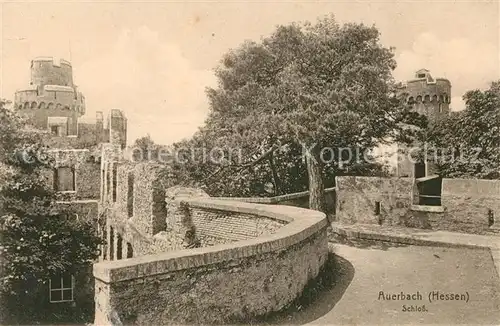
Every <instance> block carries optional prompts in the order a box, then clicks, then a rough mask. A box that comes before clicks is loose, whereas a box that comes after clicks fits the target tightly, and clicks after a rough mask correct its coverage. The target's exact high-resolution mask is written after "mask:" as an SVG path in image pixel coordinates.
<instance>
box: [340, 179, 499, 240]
mask: <svg viewBox="0 0 500 326" xmlns="http://www.w3.org/2000/svg"><path fill="white" fill-rule="evenodd" d="M336 182H337V200H338V202H337V213H336V217H337V219H338V221H339V222H341V223H346V224H354V223H364V224H381V225H400V226H407V227H416V228H424V229H434V230H447V231H454V232H464V233H475V234H483V233H485V232H488V230H489V228H490V226H491V224H493V222H494V220H495V219H496V221H498V216H499V215H500V181H498V180H477V179H443V180H442V192H441V206H433V207H432V208H433V209H432V210H430V211H429V210H427V211H426V210H423V209H420V208H418V209H417V208H414V207H413V206H412V204H413V201H414V200H413V194H414V193H417V192H416V188H414V187H415V185H414V184H413V181H412V179H410V178H377V177H337V179H336ZM377 202H378V203H379V204H377ZM377 205H380V206H379V214H377V213H376V211H377V209H376V207H377ZM492 220H493V221H492Z"/></svg>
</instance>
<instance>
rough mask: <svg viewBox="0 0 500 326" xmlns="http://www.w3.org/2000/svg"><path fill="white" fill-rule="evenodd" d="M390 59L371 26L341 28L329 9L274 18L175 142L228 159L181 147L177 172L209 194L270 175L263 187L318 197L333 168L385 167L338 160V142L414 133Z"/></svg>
mask: <svg viewBox="0 0 500 326" xmlns="http://www.w3.org/2000/svg"><path fill="white" fill-rule="evenodd" d="M395 66H396V63H395V61H394V59H393V52H392V49H389V48H385V47H383V46H382V45H381V44H380V43H379V32H378V30H377V29H376V28H375V27H367V26H364V25H362V24H346V25H343V26H339V25H338V24H337V23H336V22H335V20H334V19H333V17H327V18H324V19H321V20H319V21H317V22H316V24H314V25H313V24H310V23H305V24H302V25H299V24H292V25H289V26H278V27H277V29H276V30H275V31H274V33H273V34H272V35H271V36H269V37H267V38H264V39H263V40H262V41H261V42H260V43H257V42H245V43H244V44H242V45H241V46H240V47H239V48H237V49H235V50H232V51H230V52H229V53H228V54H226V55H225V56H224V57H223V59H222V62H221V64H220V66H219V67H218V68H217V70H216V76H217V78H218V87H217V88H215V89H208V90H207V93H208V97H209V101H210V113H209V116H208V118H207V120H206V123H205V125H204V127H203V128H201V129H200V131H199V132H198V133H197V134H196V135H195V136H194V137H193V139H192V140H190V141H187V142H184V143H180V144H177V146H178V147H184V148H188V149H190V150H191V152H192V151H193V149H200V148H203V149H204V150H205V152H208V153H210V151H211V150H213V149H217V151H218V152H220V153H221V155H220V156H223V157H224V158H225V159H224V160H220V161H218V162H214V160H207V159H203V157H202V155H201V154H196V155H191V156H189V155H187V157H186V160H187V161H188V162H187V163H185V164H184V166H183V167H180V168H179V170H180V171H181V172H180V173H181V174H182V175H184V176H190V178H189V179H191V180H196V181H198V182H203V183H204V184H205V185H206V187H207V188H209V189H208V192H209V193H210V194H212V195H228V194H233V195H256V194H257V195H266V192H265V191H263V189H264V188H265V187H264V186H263V184H265V183H266V182H272V183H273V185H274V187H273V189H274V193H271V194H269V193H267V195H276V194H280V193H284V192H290V191H292V192H293V191H300V190H304V189H307V188H309V189H310V190H314V191H313V192H314V193H316V194H318V196H317V197H321V196H320V195H319V194H321V192H322V189H323V188H324V187H325V186H331V185H333V180H334V176H335V175H338V174H346V173H353V172H354V171H358V172H361V171H364V173H367V174H380V173H383V171H382V168H381V167H380V166H379V165H378V164H376V163H372V162H370V161H369V160H366V159H365V158H364V157H363V155H361V156H360V159H359V160H354V159H350V160H348V161H346V162H345V163H344V164H339V163H340V162H341V161H344V160H346V157H344V156H343V155H345V152H342V151H341V150H340V149H341V148H348V149H350V150H351V151H352V152H355V151H356V150H358V151H359V152H360V153H367V152H369V151H370V149H372V148H373V147H374V146H376V145H377V144H379V143H381V142H384V140H385V139H387V138H389V137H392V138H394V139H403V140H405V141H409V142H410V141H412V139H413V138H414V137H415V135H411V132H409V129H408V128H404V125H405V124H407V123H420V125H423V124H425V121H421V119H420V120H419V119H415V118H416V117H415V115H414V114H411V113H409V108H408V107H407V106H405V105H404V102H403V101H402V94H400V92H399V89H398V85H397V84H396V83H395V82H394V80H393V79H392V76H391V72H392V70H393V69H394V68H395ZM417 118H418V117H417ZM314 145H315V146H314ZM324 148H329V149H331V150H329V151H328V153H330V156H329V157H327V158H326V160H325V161H326V162H323V160H320V159H319V158H320V155H321V150H322V149H324ZM305 149H307V151H305ZM309 149H311V150H309ZM234 152H238V153H240V154H241V155H234V154H233V155H230V154H231V153H234ZM308 152H312V153H311V154H312V155H304V154H307V153H308ZM222 153H223V155H222ZM304 158H305V159H304ZM323 163H324V164H323ZM325 182H326V183H325ZM313 192H311V193H313ZM319 204H321V203H319Z"/></svg>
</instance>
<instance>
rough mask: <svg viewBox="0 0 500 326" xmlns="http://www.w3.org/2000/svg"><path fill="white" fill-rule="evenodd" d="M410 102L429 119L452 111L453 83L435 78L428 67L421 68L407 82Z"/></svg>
mask: <svg viewBox="0 0 500 326" xmlns="http://www.w3.org/2000/svg"><path fill="white" fill-rule="evenodd" d="M405 92H406V93H407V96H408V97H407V101H408V104H410V105H412V106H413V109H414V110H415V111H416V112H418V113H420V114H423V115H425V116H427V118H428V119H429V121H434V120H435V119H437V118H439V117H441V116H446V115H448V114H449V113H450V99H451V83H450V81H449V80H448V79H445V78H433V77H432V76H431V74H430V72H429V70H427V69H420V70H418V71H417V72H416V73H415V78H414V79H411V80H408V81H407V82H406V87H405Z"/></svg>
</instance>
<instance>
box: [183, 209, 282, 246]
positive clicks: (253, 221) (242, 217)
mask: <svg viewBox="0 0 500 326" xmlns="http://www.w3.org/2000/svg"><path fill="white" fill-rule="evenodd" d="M192 213H193V222H194V225H195V227H196V235H197V236H198V238H199V239H200V241H201V242H202V246H207V245H214V244H219V243H229V242H234V241H239V240H246V239H251V238H256V237H259V236H261V235H265V234H272V233H274V232H275V231H276V230H278V229H279V228H281V227H282V226H283V225H285V222H283V221H279V220H273V219H270V218H262V217H260V216H257V215H253V214H243V213H235V212H231V211H224V210H213V209H199V208H197V209H193V210H192Z"/></svg>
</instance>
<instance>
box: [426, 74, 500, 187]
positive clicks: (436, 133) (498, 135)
mask: <svg viewBox="0 0 500 326" xmlns="http://www.w3.org/2000/svg"><path fill="white" fill-rule="evenodd" d="M463 99H464V101H465V104H466V108H465V110H463V111H459V112H452V114H451V115H450V116H448V117H446V118H444V119H442V120H440V121H438V122H437V123H436V124H435V125H433V126H432V127H431V128H430V130H429V135H428V139H429V143H430V144H431V145H432V146H431V149H432V150H433V151H432V153H428V155H429V157H430V159H431V160H434V161H435V163H436V164H437V166H438V168H439V170H440V174H441V175H442V176H445V177H452V178H453V177H465V178H471V177H473V178H482V179H499V178H500V169H499V166H500V81H496V82H493V83H492V84H491V85H490V88H489V89H487V90H486V91H481V90H472V91H469V92H467V93H465V95H464V96H463ZM434 149H436V150H434Z"/></svg>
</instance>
